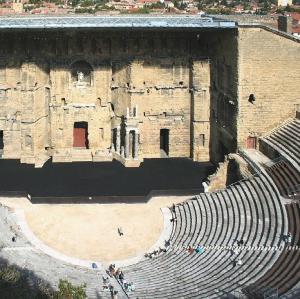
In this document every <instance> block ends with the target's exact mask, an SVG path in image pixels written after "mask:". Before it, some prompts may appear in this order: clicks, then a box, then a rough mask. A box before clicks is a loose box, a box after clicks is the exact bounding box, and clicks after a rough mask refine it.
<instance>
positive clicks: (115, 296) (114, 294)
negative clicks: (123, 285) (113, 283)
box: [113, 291, 118, 299]
mask: <svg viewBox="0 0 300 299" xmlns="http://www.w3.org/2000/svg"><path fill="white" fill-rule="evenodd" d="M117 295H118V291H114V292H113V299H117V298H118V296H117Z"/></svg>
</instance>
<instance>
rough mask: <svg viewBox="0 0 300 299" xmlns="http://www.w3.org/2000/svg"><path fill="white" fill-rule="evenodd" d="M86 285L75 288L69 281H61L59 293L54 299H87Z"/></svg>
mask: <svg viewBox="0 0 300 299" xmlns="http://www.w3.org/2000/svg"><path fill="white" fill-rule="evenodd" d="M85 289H86V284H83V285H80V286H74V285H72V284H71V283H70V282H69V281H67V280H63V279H60V280H59V284H58V291H57V292H55V293H54V296H53V298H54V299H86V298H87V296H86V291H85Z"/></svg>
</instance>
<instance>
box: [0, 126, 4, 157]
mask: <svg viewBox="0 0 300 299" xmlns="http://www.w3.org/2000/svg"><path fill="white" fill-rule="evenodd" d="M3 148H4V142H3V131H2V130H0V151H1V152H2V150H3Z"/></svg>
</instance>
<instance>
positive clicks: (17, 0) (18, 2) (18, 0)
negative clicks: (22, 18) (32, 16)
mask: <svg viewBox="0 0 300 299" xmlns="http://www.w3.org/2000/svg"><path fill="white" fill-rule="evenodd" d="M12 9H13V10H14V12H15V13H22V12H23V2H22V0H14V1H13V4H12Z"/></svg>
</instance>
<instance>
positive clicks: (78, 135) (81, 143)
mask: <svg viewBox="0 0 300 299" xmlns="http://www.w3.org/2000/svg"><path fill="white" fill-rule="evenodd" d="M86 136H87V129H86V128H74V131H73V147H83V148H86Z"/></svg>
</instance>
